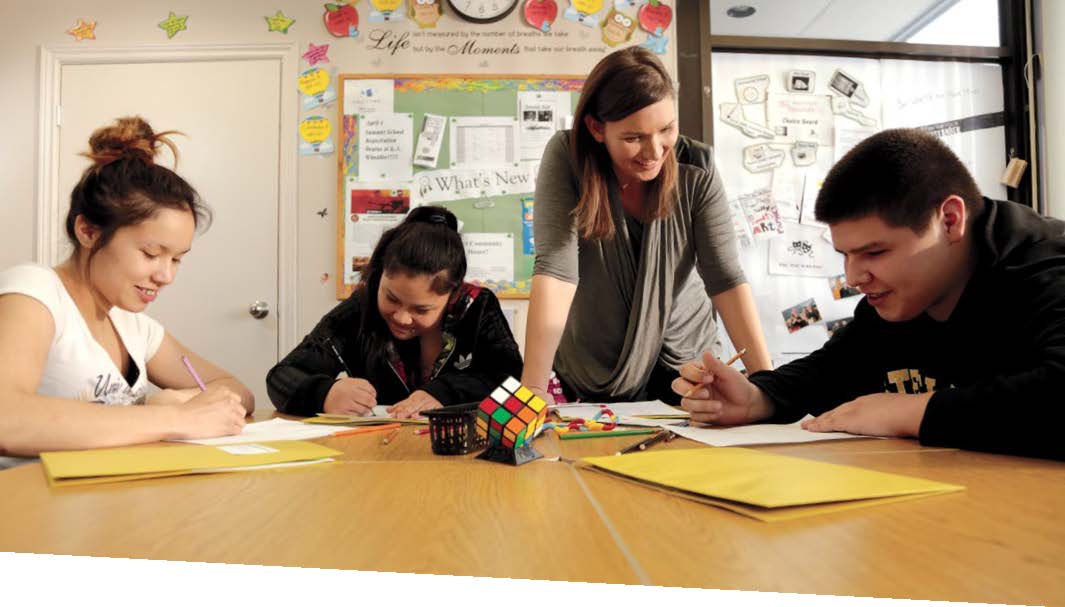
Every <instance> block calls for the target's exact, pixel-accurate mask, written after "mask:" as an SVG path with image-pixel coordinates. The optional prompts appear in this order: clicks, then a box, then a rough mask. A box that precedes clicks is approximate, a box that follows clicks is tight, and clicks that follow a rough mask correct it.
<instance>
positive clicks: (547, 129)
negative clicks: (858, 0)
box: [518, 91, 570, 160]
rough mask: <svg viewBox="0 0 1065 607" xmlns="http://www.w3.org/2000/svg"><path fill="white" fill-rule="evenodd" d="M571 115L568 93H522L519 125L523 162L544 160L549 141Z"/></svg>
mask: <svg viewBox="0 0 1065 607" xmlns="http://www.w3.org/2000/svg"><path fill="white" fill-rule="evenodd" d="M569 113H570V93H569V92H568V91H519V92H518V126H519V127H520V132H521V136H520V143H521V153H520V155H519V157H520V158H521V159H522V160H540V158H541V157H542V156H543V155H544V147H545V146H546V145H547V142H548V140H550V139H551V136H552V135H554V134H555V132H556V131H558V129H559V128H560V127H561V125H562V119H561V118H562V116H567V115H569Z"/></svg>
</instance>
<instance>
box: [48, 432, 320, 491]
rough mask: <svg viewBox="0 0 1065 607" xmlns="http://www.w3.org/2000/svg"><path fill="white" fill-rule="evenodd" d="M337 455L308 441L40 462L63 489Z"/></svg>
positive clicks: (68, 454) (68, 456)
mask: <svg viewBox="0 0 1065 607" xmlns="http://www.w3.org/2000/svg"><path fill="white" fill-rule="evenodd" d="M336 455H340V452H339V451H336V450H335V449H330V448H328V447H324V446H322V445H318V444H315V443H309V442H306V441H271V442H262V443H245V444H240V445H222V446H209V445H152V446H141V447H119V448H114V449H90V450H86V451H51V452H47V453H42V454H41V463H42V464H43V465H44V473H45V476H47V478H48V484H49V485H51V486H53V487H61V486H68V485H86V484H93V483H111V482H116V481H126V480H136V479H142V478H158V477H165V476H178V475H182V474H206V473H214V472H234V471H242V470H253V469H256V468H264V467H279V466H286V465H299V464H310V463H318V462H321V461H329V460H328V458H331V457H333V456H336Z"/></svg>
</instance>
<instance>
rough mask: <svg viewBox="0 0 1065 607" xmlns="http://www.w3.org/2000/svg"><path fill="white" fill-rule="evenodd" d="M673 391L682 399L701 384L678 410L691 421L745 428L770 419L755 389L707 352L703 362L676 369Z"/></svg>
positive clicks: (764, 400) (765, 402)
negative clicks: (689, 416)
mask: <svg viewBox="0 0 1065 607" xmlns="http://www.w3.org/2000/svg"><path fill="white" fill-rule="evenodd" d="M680 375H681V376H680V377H678V378H677V379H675V380H673V384H672V388H673V391H674V392H676V393H677V394H680V395H681V396H684V395H685V394H687V393H688V391H689V390H691V389H692V388H693V387H694V386H695V385H696V384H700V383H702V384H704V386H703V387H702V388H699V389H697V390H695V391H694V392H692V393H691V394H690V395H689V396H687V397H685V398H682V399H681V401H680V406H681V408H682V409H684V410H685V411H688V412H689V413H691V416H692V421H696V422H703V423H708V424H717V425H723V426H733V425H737V424H749V423H751V422H756V421H759V420H762V419H765V418H767V417H769V416H770V415H772V413H773V406H772V404H771V403H770V402H769V399H768V398H766V396H765V394H763V393H762V391H761V390H759V389H758V387H757V386H755V385H754V384H752V383H751V382H749V381H747V378H746V377H744V376H743V374H742V373H740V372H739V371H737V370H736V369H733V368H732V367H728V366H726V365H725V363H723V362H721V361H720V360H718V359H717V357H715V356H714V355H713V354H711V353H709V352H705V353H703V362H702V364H699V363H698V362H690V363H687V364H685V365H684V366H682V367H681V368H680Z"/></svg>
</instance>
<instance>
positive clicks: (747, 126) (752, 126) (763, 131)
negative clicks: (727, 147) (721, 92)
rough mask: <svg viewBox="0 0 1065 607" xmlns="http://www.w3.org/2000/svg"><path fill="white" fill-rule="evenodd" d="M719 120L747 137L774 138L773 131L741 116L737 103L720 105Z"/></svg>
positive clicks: (740, 108)
mask: <svg viewBox="0 0 1065 607" xmlns="http://www.w3.org/2000/svg"><path fill="white" fill-rule="evenodd" d="M720 118H721V122H724V123H725V124H728V125H732V126H734V127H736V128H737V129H739V130H740V132H742V133H743V134H744V135H746V136H748V137H763V138H765V139H773V138H774V137H776V133H775V132H773V129H770V128H767V127H765V126H763V125H761V124H758V123H755V122H751V121H750V120H747V118H746V117H745V116H744V115H743V108H742V107H740V104H738V103H722V104H721V106H720Z"/></svg>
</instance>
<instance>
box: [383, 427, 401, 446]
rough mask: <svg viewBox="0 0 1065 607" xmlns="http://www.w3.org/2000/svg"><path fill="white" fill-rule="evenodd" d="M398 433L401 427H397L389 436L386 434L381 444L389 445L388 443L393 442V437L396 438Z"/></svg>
mask: <svg viewBox="0 0 1065 607" xmlns="http://www.w3.org/2000/svg"><path fill="white" fill-rule="evenodd" d="M397 434H399V427H396V428H395V429H394V430H392V431H391V432H389V433H388V436H386V437H385V438H384V440H382V441H381V444H382V445H387V444H388V443H390V442H392V439H394V438H396V435H397Z"/></svg>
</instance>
